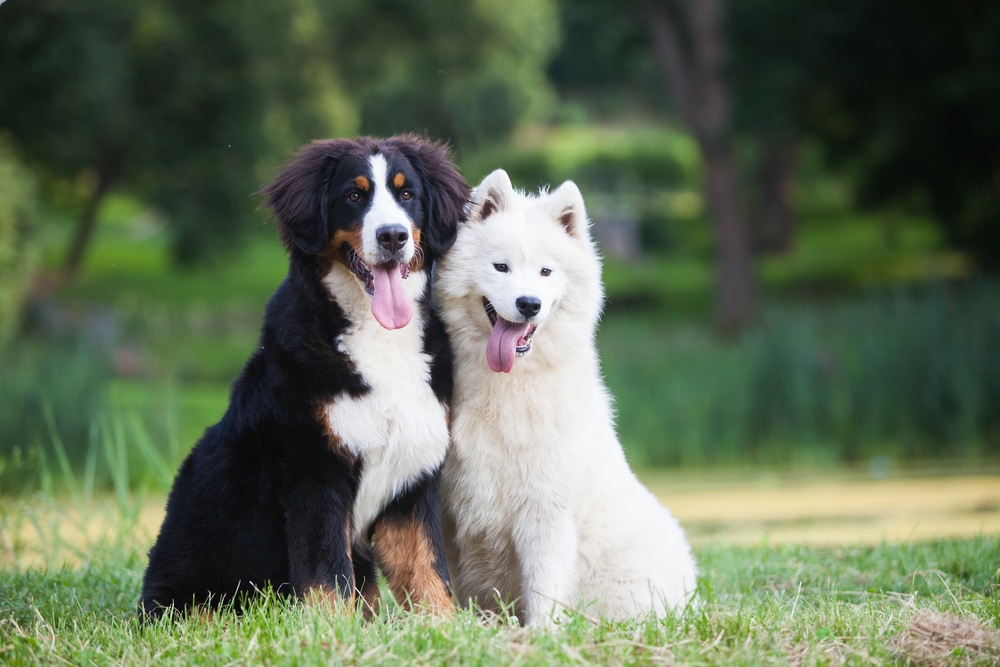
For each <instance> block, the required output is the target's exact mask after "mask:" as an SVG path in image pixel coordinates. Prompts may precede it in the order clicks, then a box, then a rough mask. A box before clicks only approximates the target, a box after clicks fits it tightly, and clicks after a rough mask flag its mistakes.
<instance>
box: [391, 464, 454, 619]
mask: <svg viewBox="0 0 1000 667" xmlns="http://www.w3.org/2000/svg"><path fill="white" fill-rule="evenodd" d="M440 481H441V473H440V471H435V472H434V473H432V474H429V475H427V476H426V477H424V478H423V479H421V480H420V481H418V482H417V483H416V484H415V485H413V486H412V487H410V489H409V490H407V491H406V492H404V493H403V494H401V495H400V496H397V497H396V498H394V499H393V501H392V502H391V503H389V505H388V506H387V507H386V509H385V510H384V511H383V512H382V514H381V515H380V516H379V518H378V519H377V520H376V521H375V524H374V526H373V531H372V544H373V546H374V549H375V560H376V561H377V562H378V564H379V566H380V567H381V568H382V572H383V573H384V574H385V577H386V579H387V580H388V582H389V588H390V589H391V590H392V592H393V595H395V596H396V598H397V599H399V601H400V602H402V603H403V604H404V605H405V606H406V607H407V608H408V609H409V608H412V607H414V606H426V607H429V608H430V610H431V611H433V612H434V613H438V614H444V615H447V614H450V613H451V611H452V609H453V608H454V602H453V601H452V597H451V593H450V592H449V590H448V568H447V565H446V562H445V554H444V539H443V537H442V535H441V500H440Z"/></svg>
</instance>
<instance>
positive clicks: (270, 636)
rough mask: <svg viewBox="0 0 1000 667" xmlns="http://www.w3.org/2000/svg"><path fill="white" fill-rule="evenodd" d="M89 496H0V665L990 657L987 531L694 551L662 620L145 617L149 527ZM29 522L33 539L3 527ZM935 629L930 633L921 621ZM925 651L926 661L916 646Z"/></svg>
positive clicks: (993, 652) (994, 653) (995, 577)
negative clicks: (675, 608)
mask: <svg viewBox="0 0 1000 667" xmlns="http://www.w3.org/2000/svg"><path fill="white" fill-rule="evenodd" d="M139 505H142V502H141V500H139V499H136V498H134V499H132V500H130V501H129V502H128V503H126V504H125V505H124V506H123V505H120V504H119V503H118V502H114V501H112V502H110V503H109V502H106V499H103V498H101V497H95V498H91V499H90V500H89V501H86V502H82V503H79V502H77V501H72V500H71V501H69V502H66V501H56V500H53V499H51V498H49V499H37V500H33V501H12V500H10V499H6V500H3V501H0V526H2V528H3V533H2V534H3V535H4V542H3V550H4V553H3V556H4V559H3V563H4V564H3V568H2V569H0V599H2V600H3V601H4V604H3V605H2V606H0V661H2V662H3V663H4V664H11V665H21V664H54V663H63V662H68V663H72V664H108V663H116V664H118V663H123V664H157V665H171V664H230V663H239V664H288V663H294V664H308V665H311V664H323V665H326V664H331V663H333V664H347V665H381V664H386V665H388V664H392V665H398V664H464V665H493V664H512V665H553V664H554V665H574V664H581V663H583V664H602V665H604V664H607V665H619V664H643V665H644V664H681V665H683V664H726V665H760V664H829V663H833V664H869V663H875V664H885V663H894V662H900V663H903V664H905V663H906V661H907V660H912V661H914V662H916V661H917V660H918V659H920V660H922V662H921V664H933V665H937V664H941V665H944V664H955V662H954V661H955V660H956V659H958V660H959V661H960V662H959V664H982V665H989V664H995V661H996V660H997V659H998V658H1000V636H998V634H997V626H998V625H1000V572H998V571H997V563H996V554H997V553H998V550H1000V538H998V537H996V536H979V537H972V538H967V539H957V540H938V541H932V542H920V543H907V544H898V543H888V542H884V543H878V544H874V545H871V546H858V545H845V546H838V547H825V548H820V547H806V546H799V545H773V544H769V543H766V542H764V543H758V544H754V545H748V546H731V545H723V544H721V543H713V542H704V543H702V544H701V545H700V546H698V547H696V550H695V551H696V557H697V559H698V561H699V565H700V568H701V586H700V603H699V605H698V606H697V607H695V608H691V609H688V610H686V611H684V612H683V613H681V614H679V615H677V616H675V617H668V618H666V619H664V620H661V621H658V622H655V621H633V622H624V623H600V622H595V621H593V620H592V619H590V618H589V617H588V616H587V615H586V614H585V613H583V614H577V613H571V614H567V615H564V616H563V617H562V618H561V620H560V622H559V624H558V625H557V626H556V627H555V628H552V629H548V630H525V629H523V628H520V627H519V625H518V623H517V620H516V619H515V618H509V617H503V616H501V617H499V618H496V619H493V620H492V621H484V620H483V619H480V618H479V617H477V616H476V615H475V614H473V613H471V612H467V611H460V612H459V613H458V614H457V615H456V616H455V618H453V619H451V620H435V619H430V618H427V617H424V616H419V615H405V614H402V613H400V612H398V611H390V612H389V613H388V614H386V615H383V616H382V617H381V618H379V619H376V620H374V621H371V622H366V621H364V620H362V619H361V618H360V616H359V615H356V614H349V613H346V612H344V611H337V612H332V611H331V610H329V609H328V608H321V607H309V606H305V605H299V604H291V603H289V601H287V600H282V599H277V598H275V597H273V596H268V597H265V598H264V599H263V600H261V601H260V602H259V603H258V604H255V605H252V606H250V608H249V609H248V610H247V612H246V613H245V614H244V615H243V616H240V617H237V616H234V615H232V614H231V613H229V612H221V613H217V614H214V615H195V616H192V617H189V618H184V619H179V620H176V621H170V620H166V621H164V622H162V623H156V624H153V625H151V626H147V627H141V624H140V623H139V621H138V619H137V617H136V615H135V605H136V600H137V599H138V595H139V587H140V582H141V577H142V572H143V569H144V567H145V560H146V559H145V555H144V552H145V550H146V548H148V546H149V544H150V543H151V536H150V532H149V531H148V530H146V529H144V528H140V527H137V526H140V525H141V518H140V515H139V514H138V513H137V512H135V511H134V508H135V507H136V506H139ZM32 532H34V533H35V534H36V536H37V539H36V540H35V541H34V542H33V541H31V540H27V539H20V538H11V537H10V536H11V535H21V534H25V533H32ZM928 629H930V630H931V631H934V632H936V633H937V634H936V637H937V639H936V640H935V642H934V643H933V645H929V644H928V643H927V642H925V641H922V638H923V637H924V635H923V634H921V633H922V632H926V631H927V630H928ZM930 649H932V650H934V651H937V652H938V654H939V655H938V654H935V659H936V660H937V662H927V661H926V656H925V655H924V654H923V653H921V651H925V650H930Z"/></svg>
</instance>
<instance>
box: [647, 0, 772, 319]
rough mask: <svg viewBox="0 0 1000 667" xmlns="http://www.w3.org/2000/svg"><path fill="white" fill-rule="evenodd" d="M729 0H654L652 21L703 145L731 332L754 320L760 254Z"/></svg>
mask: <svg viewBox="0 0 1000 667" xmlns="http://www.w3.org/2000/svg"><path fill="white" fill-rule="evenodd" d="M724 5H725V3H724V0H673V1H671V0H650V1H649V4H648V11H649V14H648V19H649V22H648V25H649V30H650V35H651V38H652V45H653V51H654V53H655V55H656V59H657V60H658V62H659V64H660V66H661V67H662V69H663V74H664V78H665V81H666V83H667V86H668V88H669V89H670V91H671V93H672V97H673V99H674V101H675V104H676V108H677V112H678V114H679V115H680V117H681V118H682V119H683V121H684V123H685V124H686V125H687V127H688V128H689V129H690V131H691V133H692V134H693V135H694V136H695V139H696V140H697V141H698V145H699V146H700V148H701V154H702V159H703V160H704V164H705V179H706V184H705V189H706V193H707V200H708V208H709V214H710V216H711V218H712V224H713V227H714V229H715V243H716V253H717V262H718V264H717V271H718V273H717V276H716V316H715V319H716V324H717V326H718V327H719V329H720V330H721V331H722V332H723V333H724V334H727V335H731V334H734V333H736V332H738V331H739V330H740V329H741V328H742V327H743V326H744V325H745V324H746V323H747V322H748V320H749V319H750V317H751V315H752V313H753V309H754V300H755V288H754V276H753V252H752V244H751V234H750V227H749V222H748V220H747V216H746V215H745V212H744V210H743V209H742V205H741V202H740V184H739V167H738V164H737V161H736V155H735V149H734V144H733V140H734V127H733V110H732V106H733V101H732V90H731V84H730V81H729V79H728V77H727V70H726V68H727V65H728V62H727V35H726V29H725V23H724V19H725V16H724Z"/></svg>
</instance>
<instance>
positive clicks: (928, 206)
mask: <svg viewBox="0 0 1000 667" xmlns="http://www.w3.org/2000/svg"><path fill="white" fill-rule="evenodd" d="M731 6H732V10H733V11H732V26H733V28H734V43H735V44H736V45H737V48H738V57H736V58H734V63H735V65H736V68H735V70H734V72H733V75H734V80H735V81H736V82H737V88H738V89H739V90H740V91H741V95H742V96H743V97H744V98H745V99H747V100H752V101H754V102H755V103H756V104H757V105H758V107H759V108H758V109H756V112H757V115H758V117H763V116H765V115H767V114H771V115H772V116H773V117H776V118H779V119H780V121H781V122H782V123H783V124H784V125H785V126H786V127H787V126H792V127H793V128H794V129H793V132H794V133H795V134H796V135H797V136H800V137H808V138H810V139H812V140H815V141H818V143H819V144H820V145H821V147H822V148H823V150H824V153H825V155H826V157H827V158H828V161H829V164H830V165H831V166H832V167H833V168H834V169H837V170H838V171H840V172H841V173H845V174H849V175H850V176H851V177H852V180H853V181H854V182H855V183H856V184H857V189H858V203H859V204H860V205H862V206H864V207H867V208H884V207H886V206H903V207H907V208H909V209H911V210H915V211H918V212H925V213H930V214H931V215H932V216H933V218H934V219H935V220H936V221H937V222H938V224H939V225H940V226H941V228H942V230H943V232H944V236H945V239H946V240H947V242H948V243H949V244H950V245H951V246H952V247H955V248H958V249H960V250H963V251H965V252H967V253H968V254H969V255H970V256H971V257H973V258H975V259H976V260H978V262H979V263H980V265H982V266H985V267H991V268H997V267H1000V157H998V156H1000V124H998V123H997V122H996V121H995V119H996V118H998V117H1000V4H998V3H996V2H994V1H992V0H963V1H962V2H959V3H953V4H948V3H940V2H935V1H934V0H874V1H870V2H854V3H843V2H837V0H816V1H815V2H809V3H803V2H798V1H796V0H742V1H741V2H733V3H731Z"/></svg>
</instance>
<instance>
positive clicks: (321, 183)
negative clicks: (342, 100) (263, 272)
mask: <svg viewBox="0 0 1000 667" xmlns="http://www.w3.org/2000/svg"><path fill="white" fill-rule="evenodd" d="M348 145H349V142H347V141H345V140H342V139H325V140H317V141H313V142H312V143H309V144H307V145H305V146H303V147H302V148H301V149H300V150H299V152H298V153H296V155H295V157H293V158H292V159H291V160H289V161H288V162H287V163H286V164H285V166H284V167H283V168H282V170H281V173H280V174H279V175H278V177H277V178H275V179H274V181H272V182H271V183H270V184H269V185H267V186H265V187H264V188H263V189H262V190H261V191H260V193H259V194H261V195H263V196H264V197H265V199H264V204H265V205H266V206H268V207H270V208H271V210H272V211H273V212H274V217H275V218H276V219H277V221H278V235H279V236H280V237H281V241H282V242H283V243H284V244H285V247H286V248H287V249H288V250H289V251H290V250H291V249H292V248H298V249H299V250H301V251H302V252H304V253H306V254H307V255H318V254H319V253H320V252H321V251H322V250H323V248H325V247H326V244H327V241H329V238H330V237H329V232H328V230H327V209H328V208H329V202H328V201H327V197H328V191H329V186H330V179H331V177H332V175H333V172H334V170H336V168H337V164H338V163H339V162H340V160H341V159H342V158H343V156H344V154H345V153H346V151H347V148H348Z"/></svg>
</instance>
